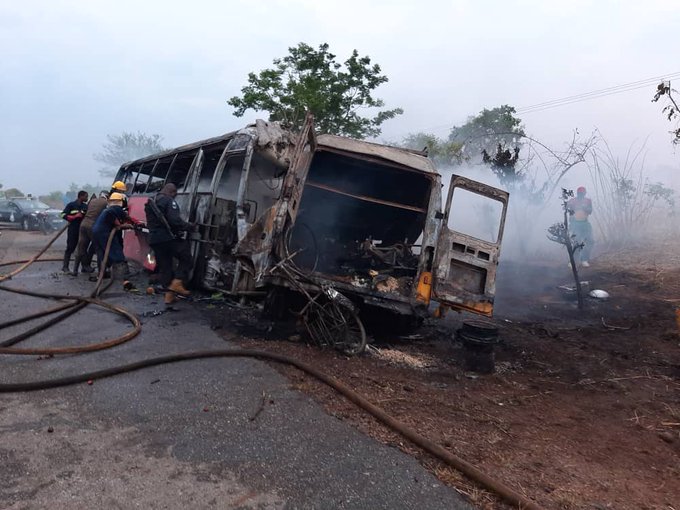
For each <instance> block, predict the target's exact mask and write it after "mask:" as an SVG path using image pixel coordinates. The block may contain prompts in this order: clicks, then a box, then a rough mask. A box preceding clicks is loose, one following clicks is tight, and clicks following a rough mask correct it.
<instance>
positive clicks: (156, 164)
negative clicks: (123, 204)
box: [130, 158, 160, 195]
mask: <svg viewBox="0 0 680 510" xmlns="http://www.w3.org/2000/svg"><path fill="white" fill-rule="evenodd" d="M151 161H153V162H154V163H153V167H152V168H151V172H149V173H148V174H146V176H147V177H146V183H144V188H143V189H140V190H139V191H134V190H135V188H137V183H138V181H139V176H140V175H141V172H142V169H143V168H144V166H145V165H146V164H147V163H150V162H151ZM159 161H160V158H157V159H156V160H155V161H154V160H153V159H152V160H150V161H146V162H144V163H142V165H141V166H140V167H139V171H138V172H137V176H136V177H135V183H134V184H133V185H132V190H130V193H131V194H139V195H143V194H144V193H146V188H148V187H149V182H150V181H151V176H152V175H153V173H154V172H155V171H156V167H157V166H158V162H159ZM140 184H141V183H140Z"/></svg>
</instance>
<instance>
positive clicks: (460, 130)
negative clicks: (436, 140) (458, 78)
mask: <svg viewBox="0 0 680 510" xmlns="http://www.w3.org/2000/svg"><path fill="white" fill-rule="evenodd" d="M524 136H526V134H525V133H524V126H523V125H522V120H521V119H520V118H519V117H515V108H514V107H512V106H509V105H507V104H504V105H501V106H499V107H497V108H492V109H491V110H487V109H486V108H485V109H483V110H482V111H481V112H479V114H478V115H475V116H473V117H468V119H467V121H466V122H465V124H463V125H462V126H454V127H453V128H451V133H450V134H449V141H450V142H456V143H459V144H461V145H462V146H463V149H462V150H463V153H464V155H465V156H466V157H468V158H480V157H482V153H483V151H486V152H487V153H488V154H492V153H494V152H495V151H496V150H497V147H498V146H499V145H500V146H501V149H502V150H506V149H510V150H512V151H514V150H515V149H517V148H520V147H521V145H522V143H521V138H522V137H524Z"/></svg>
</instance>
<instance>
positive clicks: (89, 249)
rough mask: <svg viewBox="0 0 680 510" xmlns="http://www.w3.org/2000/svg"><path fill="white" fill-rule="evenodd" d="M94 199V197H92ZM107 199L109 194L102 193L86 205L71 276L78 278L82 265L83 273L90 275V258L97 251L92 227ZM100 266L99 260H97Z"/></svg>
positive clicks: (106, 192)
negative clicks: (79, 267)
mask: <svg viewBox="0 0 680 510" xmlns="http://www.w3.org/2000/svg"><path fill="white" fill-rule="evenodd" d="M92 196H93V197H94V195H92ZM108 199H109V192H108V191H102V192H101V193H100V194H99V197H98V198H97V197H95V198H92V199H91V200H90V201H89V202H88V204H87V212H86V213H85V217H84V218H83V221H82V222H81V223H80V231H79V232H78V248H77V249H76V260H75V262H74V266H73V273H72V274H73V276H78V266H79V265H82V271H83V273H91V272H92V271H94V269H92V266H91V264H92V257H93V255H94V254H95V252H96V250H97V246H96V244H95V242H94V239H93V237H92V227H93V226H94V222H95V221H97V218H98V217H99V215H100V214H101V212H102V211H103V210H104V209H105V208H106V206H107V204H108ZM98 262H99V263H100V264H101V262H102V261H101V260H98Z"/></svg>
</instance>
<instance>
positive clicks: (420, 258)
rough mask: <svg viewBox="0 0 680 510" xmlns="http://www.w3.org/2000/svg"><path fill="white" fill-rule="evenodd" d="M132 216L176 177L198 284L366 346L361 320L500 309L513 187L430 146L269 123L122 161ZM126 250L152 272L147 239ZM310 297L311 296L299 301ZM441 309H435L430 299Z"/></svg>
mask: <svg viewBox="0 0 680 510" xmlns="http://www.w3.org/2000/svg"><path fill="white" fill-rule="evenodd" d="M116 179H117V180H122V181H124V182H125V183H126V184H127V189H128V194H129V212H130V215H131V216H132V217H134V218H135V219H139V220H142V221H145V220H146V218H145V213H144V204H145V203H146V201H147V200H148V198H149V197H151V196H153V195H154V194H155V193H157V192H158V191H159V190H160V189H161V187H162V186H163V185H164V184H165V183H169V182H172V183H174V184H176V185H177V188H178V195H177V198H176V200H177V202H178V204H179V206H180V210H181V212H182V214H183V216H184V219H185V220H187V221H189V222H191V223H196V224H198V225H199V229H198V232H196V233H191V234H188V236H189V239H190V241H191V244H192V254H193V260H194V264H193V276H192V283H193V285H195V286H200V287H204V288H208V289H212V290H220V291H222V292H227V293H229V294H231V295H234V296H252V297H262V298H264V304H265V309H266V310H269V311H272V312H276V310H277V309H285V310H288V309H290V308H295V307H294V306H293V303H297V305H296V307H297V308H296V309H297V310H298V312H297V313H298V314H299V316H300V317H301V319H302V321H303V322H304V325H305V326H306V329H307V332H308V333H309V335H310V337H311V338H312V340H314V341H315V342H317V343H319V344H321V345H333V346H334V347H337V348H339V349H341V350H342V351H344V352H346V353H348V354H354V353H357V352H360V351H361V350H363V348H364V347H365V343H366V333H365V330H364V326H363V324H362V320H361V318H366V317H369V316H371V315H375V314H384V313H385V312H387V313H389V314H390V315H391V316H392V317H393V318H394V319H395V320H396V319H397V318H402V319H403V318H407V319H421V318H423V317H425V316H427V315H428V313H430V310H434V313H435V314H437V313H441V312H442V311H444V310H446V309H448V308H451V309H456V310H466V311H470V312H474V313H477V314H481V315H484V316H491V314H492V311H493V300H494V293H495V277H496V267H497V265H498V258H499V252H500V246H501V240H502V234H503V227H504V223H505V214H506V209H507V204H508V193H506V192H505V191H502V190H499V189H496V188H493V187H491V186H487V185H484V184H481V183H479V182H476V181H473V180H470V179H467V178H464V177H461V176H457V175H453V176H452V177H451V180H450V183H449V187H448V194H447V197H446V201H445V203H444V204H442V187H443V186H442V180H441V176H440V175H439V173H437V171H436V169H435V167H434V165H433V163H432V161H431V160H430V159H428V158H427V156H426V154H425V153H424V152H421V151H413V150H409V149H403V148H396V147H390V146H385V145H379V144H376V143H371V142H366V141H360V140H354V139H350V138H345V137H340V136H334V135H325V134H324V135H318V136H317V135H315V133H314V129H313V120H312V117H311V116H309V115H308V117H307V119H306V121H305V123H304V125H303V128H302V129H301V132H300V133H297V134H294V133H292V132H290V131H288V130H286V129H283V128H282V127H281V126H280V125H279V124H278V123H276V122H264V121H260V120H258V121H257V122H256V123H255V124H254V125H250V126H247V127H245V128H244V129H241V130H239V131H236V132H233V133H228V134H226V135H223V136H220V137H216V138H211V139H208V140H203V141H201V142H197V143H194V144H190V145H185V146H183V147H179V148H177V149H173V150H169V151H165V152H162V153H160V154H155V155H153V156H148V157H146V158H142V159H139V160H137V161H133V162H130V163H126V164H124V165H123V166H122V167H121V168H120V170H119V172H118V175H117V177H116ZM125 236H126V237H125V254H126V256H127V257H128V259H130V260H134V261H137V262H138V263H140V264H142V265H143V266H145V267H146V268H147V269H149V270H153V269H154V265H155V261H154V257H153V253H151V251H150V249H149V246H148V243H147V239H146V234H144V233H142V232H137V231H127V232H126V233H125ZM300 296H302V297H304V299H300ZM433 302H435V303H437V304H438V307H437V308H432V303H433Z"/></svg>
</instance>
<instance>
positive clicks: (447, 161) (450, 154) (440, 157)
mask: <svg viewBox="0 0 680 510" xmlns="http://www.w3.org/2000/svg"><path fill="white" fill-rule="evenodd" d="M401 146H402V147H406V148H407V149H414V150H421V151H425V152H426V153H427V155H428V156H429V157H430V158H431V159H432V161H433V162H434V164H435V165H437V166H440V165H441V166H456V165H461V164H463V163H464V162H465V158H464V156H463V152H462V148H463V145H462V144H460V143H457V142H449V141H447V140H442V139H441V138H439V137H437V136H436V135H433V134H430V133H423V132H420V133H412V134H410V135H408V136H407V137H406V138H404V139H403V140H402V142H401Z"/></svg>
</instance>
